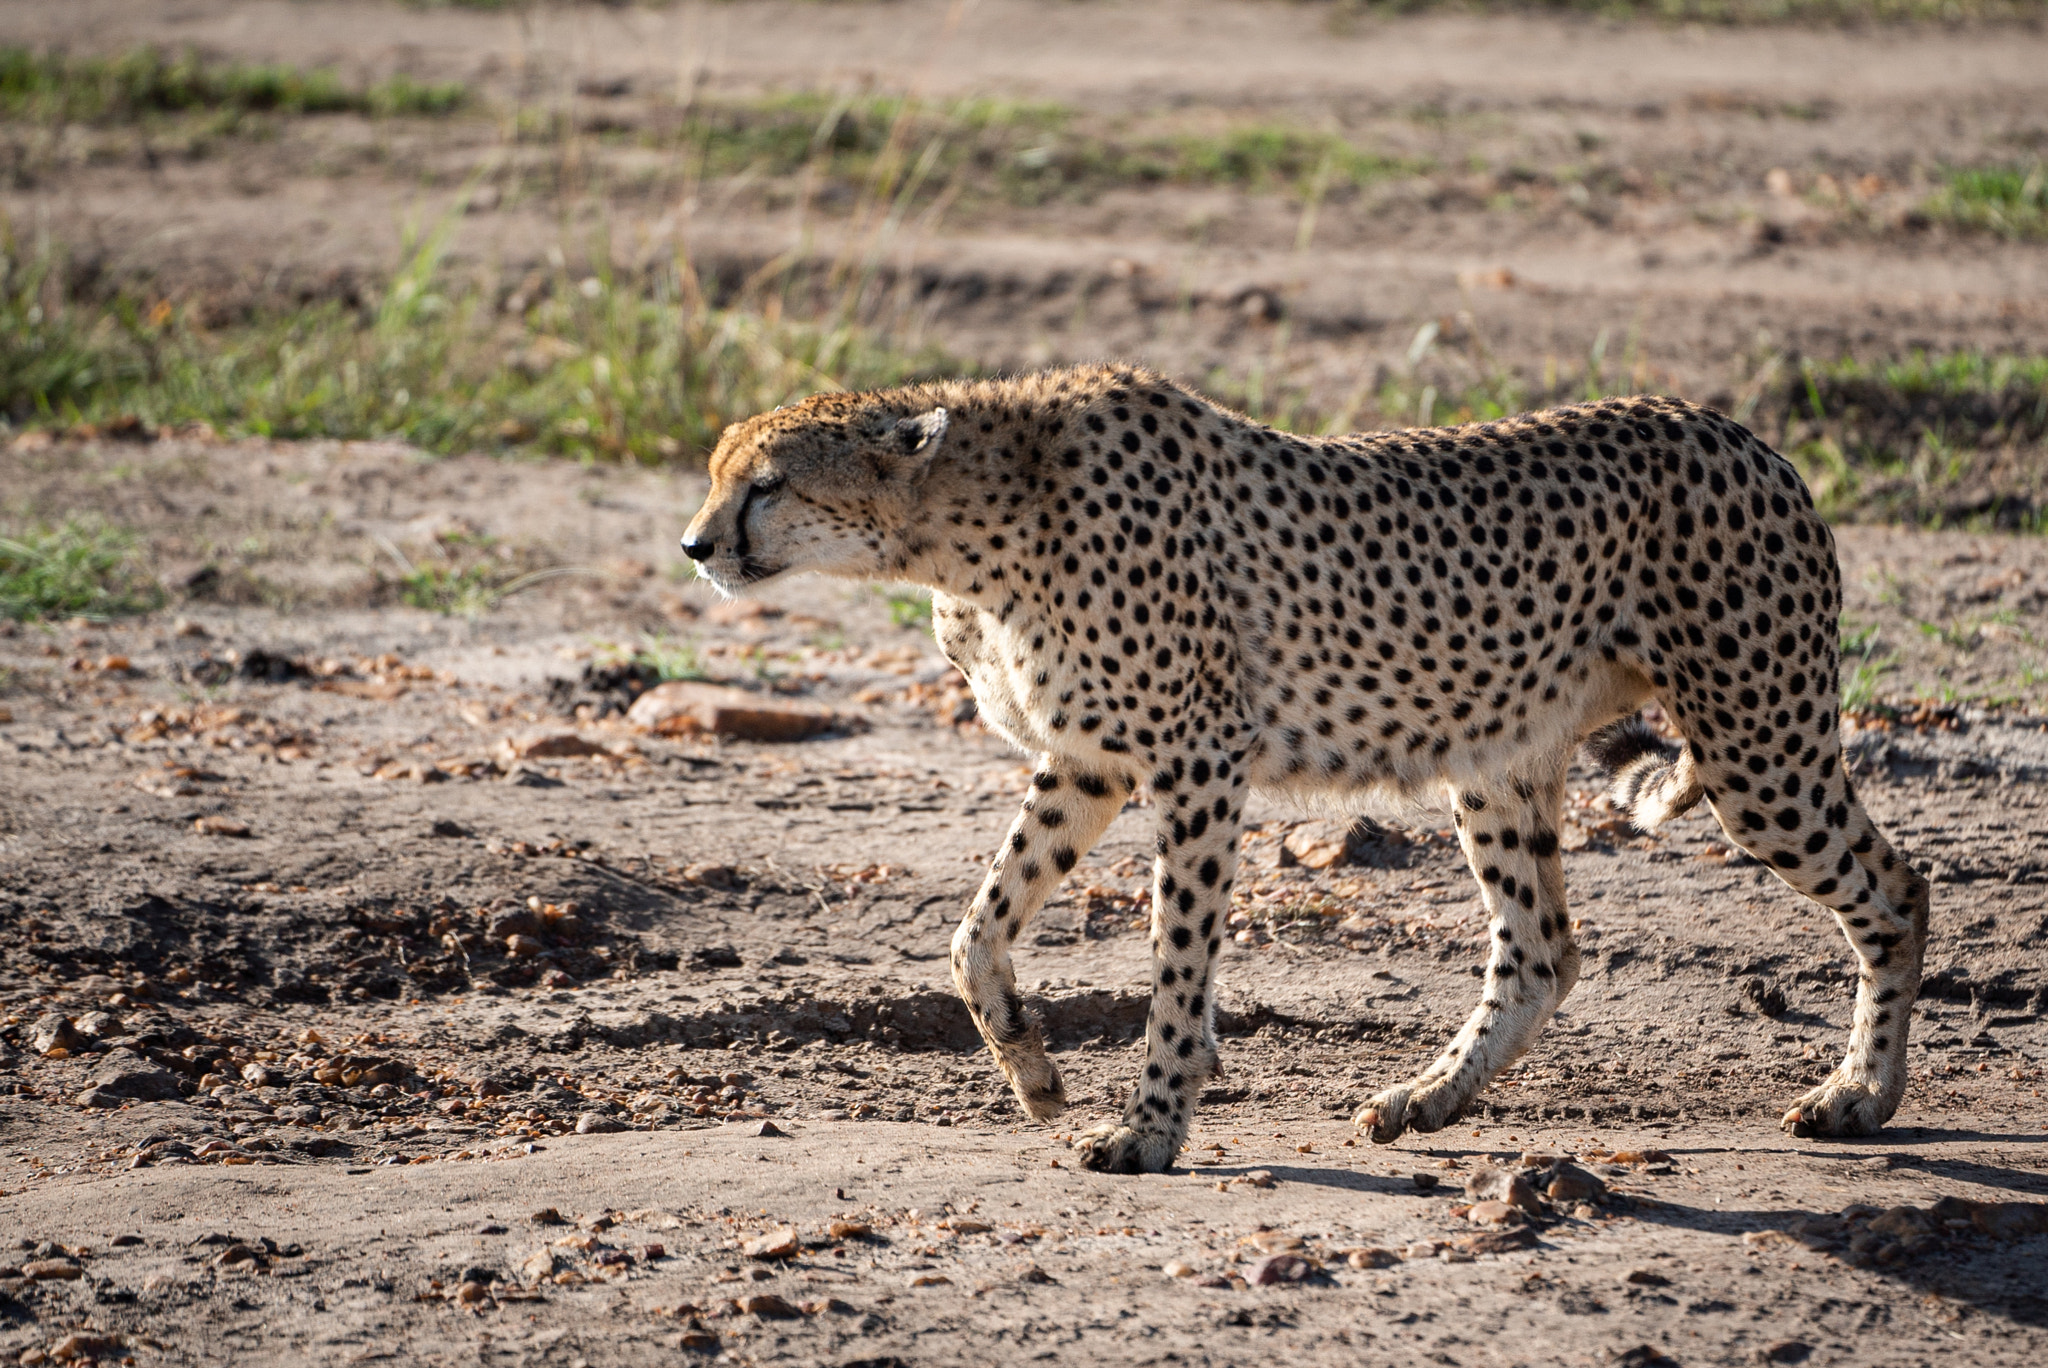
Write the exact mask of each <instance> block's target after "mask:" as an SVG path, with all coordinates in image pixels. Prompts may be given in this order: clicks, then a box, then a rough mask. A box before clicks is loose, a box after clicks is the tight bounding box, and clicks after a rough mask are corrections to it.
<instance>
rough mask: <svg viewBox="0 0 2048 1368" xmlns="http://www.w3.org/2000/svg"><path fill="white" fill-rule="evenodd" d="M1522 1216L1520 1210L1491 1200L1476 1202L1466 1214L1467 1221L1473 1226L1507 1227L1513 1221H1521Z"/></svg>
mask: <svg viewBox="0 0 2048 1368" xmlns="http://www.w3.org/2000/svg"><path fill="white" fill-rule="evenodd" d="M1521 1216H1522V1213H1521V1210H1520V1208H1518V1207H1514V1206H1510V1205H1509V1204H1508V1203H1506V1202H1502V1201H1496V1200H1493V1199H1491V1198H1489V1199H1488V1200H1486V1201H1484V1202H1474V1203H1473V1204H1472V1206H1471V1209H1470V1210H1468V1211H1466V1213H1465V1219H1466V1220H1468V1221H1470V1222H1471V1223H1472V1224H1473V1225H1507V1224H1508V1223H1509V1222H1511V1221H1516V1220H1520V1219H1521Z"/></svg>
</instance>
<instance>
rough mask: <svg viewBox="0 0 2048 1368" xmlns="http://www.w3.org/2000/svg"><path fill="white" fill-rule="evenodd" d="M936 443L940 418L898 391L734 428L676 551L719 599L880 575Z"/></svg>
mask: <svg viewBox="0 0 2048 1368" xmlns="http://www.w3.org/2000/svg"><path fill="white" fill-rule="evenodd" d="M945 437H946V410H944V409H943V408H932V407H928V406H925V405H922V404H914V403H912V402H911V401H910V398H909V396H907V395H904V394H901V393H895V394H880V395H848V394H821V395H818V396H816V397H815V398H811V399H807V400H805V401H804V402H803V403H801V404H794V405H791V406H790V407H788V408H779V409H776V410H775V411H774V412H773V413H764V414H761V415H760V416H758V417H755V418H749V419H747V420H746V421H744V422H739V423H734V424H733V425H732V426H730V427H728V428H727V429H726V430H725V433H724V435H723V436H721V437H720V438H719V439H718V447H717V449H716V450H714V451H713V452H712V453H711V494H710V496H709V497H708V498H706V499H705V500H704V506H703V507H702V508H700V509H698V510H697V516H696V517H694V518H692V519H690V526H689V528H688V529H687V530H686V531H685V532H684V533H683V553H684V554H685V555H687V556H689V558H690V559H691V560H693V561H695V562H696V563H697V573H698V574H699V575H702V576H703V577H704V578H705V579H708V580H710V581H711V583H712V584H713V585H715V586H716V587H718V588H719V589H721V590H723V591H725V592H727V593H735V592H737V591H738V590H740V589H741V588H743V587H744V586H747V585H753V584H759V583H760V582H761V581H763V580H766V579H770V578H773V577H774V576H776V575H780V574H782V573H784V572H785V571H804V570H811V571H816V572H818V573H820V574H826V575H838V576H842V577H845V578H853V579H872V578H880V577H883V576H885V575H886V574H887V573H888V568H889V565H890V562H891V561H892V559H893V558H895V557H896V555H897V553H898V552H899V550H900V548H901V547H902V544H903V541H904V536H905V533H906V532H907V531H908V530H909V528H910V524H911V514H912V510H913V509H914V507H915V504H916V494H917V489H918V486H919V484H920V482H921V481H922V480H923V478H924V475H925V472H926V470H927V469H928V468H929V467H930V465H931V462H932V458H933V457H934V456H936V455H937V454H938V450H939V447H940V445H941V443H943V442H944V441H945Z"/></svg>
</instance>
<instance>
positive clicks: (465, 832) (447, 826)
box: [427, 817, 476, 838]
mask: <svg viewBox="0 0 2048 1368" xmlns="http://www.w3.org/2000/svg"><path fill="white" fill-rule="evenodd" d="M427 835H429V836H442V837H449V838H455V837H462V836H474V835H476V833H475V832H473V831H471V830H470V829H469V828H468V827H466V826H464V825H463V824H462V823H460V822H452V821H450V820H448V819H447V818H446V817H438V818H436V819H435V820H434V824H433V825H432V826H430V827H428V828H427Z"/></svg>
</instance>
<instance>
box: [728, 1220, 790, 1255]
mask: <svg viewBox="0 0 2048 1368" xmlns="http://www.w3.org/2000/svg"><path fill="white" fill-rule="evenodd" d="M802 1248H803V1241H802V1240H800V1239H798V1238H797V1233H796V1228H795V1227H793V1226H783V1227H782V1228H781V1229H779V1230H771V1231H769V1232H768V1233H767V1234H766V1235H757V1236H755V1237H754V1238H753V1239H751V1240H748V1241H745V1242H744V1243H742V1244H741V1245H740V1253H742V1254H744V1255H746V1256H747V1257H748V1258H750V1259H787V1258H790V1257H792V1256H793V1255H795V1254H796V1253H797V1251H799V1250H801V1249H802Z"/></svg>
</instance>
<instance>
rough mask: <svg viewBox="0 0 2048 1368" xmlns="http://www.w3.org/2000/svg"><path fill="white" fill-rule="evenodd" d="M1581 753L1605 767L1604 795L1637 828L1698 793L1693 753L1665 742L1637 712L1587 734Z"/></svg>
mask: <svg viewBox="0 0 2048 1368" xmlns="http://www.w3.org/2000/svg"><path fill="white" fill-rule="evenodd" d="M1586 758H1587V759H1588V760H1591V761H1592V762H1593V763H1594V764H1595V765H1597V766H1599V767H1600V768H1601V769H1603V770H1605V771H1607V773H1608V775H1609V776H1610V779H1611V785H1612V786H1611V787H1610V788H1609V789H1608V796H1609V797H1610V798H1612V799H1613V802H1614V805H1615V806H1616V807H1618V808H1620V809H1621V810H1622V811H1623V812H1625V813H1627V814H1628V819H1629V820H1630V821H1631V822H1634V823H1635V824H1636V826H1637V828H1638V829H1639V830H1642V831H1655V830H1656V829H1657V828H1658V827H1659V826H1661V825H1663V824H1664V823H1665V822H1667V821H1669V820H1670V819H1672V818H1673V817H1676V816H1677V815H1678V814H1679V813H1681V812H1684V811H1685V810H1686V809H1688V808H1690V807H1691V806H1692V805H1693V804H1694V803H1697V802H1699V800H1700V798H1701V797H1702V796H1703V791H1702V789H1701V788H1700V779H1699V773H1698V772H1697V771H1696V770H1695V769H1694V768H1693V763H1692V754H1691V753H1690V752H1689V751H1687V750H1686V749H1685V748H1684V747H1682V746H1673V745H1670V744H1668V743H1667V742H1666V741H1665V740H1664V738H1663V737H1661V736H1659V735H1657V733H1656V732H1654V731H1652V730H1651V729H1650V724H1649V723H1647V722H1645V721H1643V719H1642V716H1641V715H1640V714H1636V715H1634V716H1630V717H1625V718H1623V719H1622V720H1621V721H1619V722H1615V723H1613V724H1611V725H1609V726H1605V727H1602V728H1601V729H1600V730H1599V731H1596V732H1594V733H1593V734H1592V735H1591V736H1590V737H1588V738H1586Z"/></svg>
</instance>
